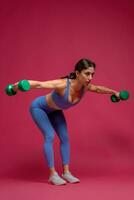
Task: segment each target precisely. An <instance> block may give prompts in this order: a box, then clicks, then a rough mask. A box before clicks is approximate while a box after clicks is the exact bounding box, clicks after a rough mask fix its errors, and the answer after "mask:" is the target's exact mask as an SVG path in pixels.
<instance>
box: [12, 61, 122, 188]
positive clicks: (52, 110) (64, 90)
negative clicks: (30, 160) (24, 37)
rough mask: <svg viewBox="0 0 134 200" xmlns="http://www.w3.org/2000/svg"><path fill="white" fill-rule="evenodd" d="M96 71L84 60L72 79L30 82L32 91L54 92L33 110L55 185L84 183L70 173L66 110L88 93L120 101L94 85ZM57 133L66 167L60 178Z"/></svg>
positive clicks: (105, 89)
mask: <svg viewBox="0 0 134 200" xmlns="http://www.w3.org/2000/svg"><path fill="white" fill-rule="evenodd" d="M95 68H96V65H95V63H94V62H92V61H90V60H88V59H81V60H79V61H78V62H77V63H76V65H75V69H74V72H72V73H70V74H69V76H66V77H63V78H61V79H57V80H50V81H44V82H40V81H33V80H29V83H30V86H31V88H49V89H53V91H52V92H51V93H49V94H47V95H46V96H41V97H38V98H36V99H35V100H34V101H33V102H32V104H31V106H30V113H31V115H32V118H33V120H34V122H35V123H36V124H37V126H38V127H39V129H40V130H41V132H42V133H43V136H44V139H45V143H44V146H43V149H44V154H45V157H46V160H47V164H48V167H49V169H50V176H49V182H51V183H52V184H55V185H63V184H66V183H67V182H70V183H77V182H80V180H79V179H78V178H76V177H75V176H73V175H72V173H71V172H70V169H69V161H70V144H69V138H68V131H67V125H66V120H65V117H64V114H63V111H62V110H63V109H67V108H69V107H72V106H74V105H76V104H77V103H79V102H80V100H81V98H82V97H83V95H84V94H85V92H86V91H92V92H97V93H104V94H106V93H107V94H114V95H116V96H117V97H119V92H117V91H115V90H112V89H109V88H106V87H102V86H96V85H93V84H91V83H90V82H91V80H92V78H93V75H94V73H95ZM17 89H18V87H17V83H16V84H14V90H15V91H17ZM54 132H56V133H57V135H58V137H59V139H60V153H61V158H62V164H63V174H62V177H60V176H59V174H58V173H57V171H56V170H55V167H54V153H53V141H54Z"/></svg>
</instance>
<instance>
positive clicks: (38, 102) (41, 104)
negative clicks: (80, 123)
mask: <svg viewBox="0 0 134 200" xmlns="http://www.w3.org/2000/svg"><path fill="white" fill-rule="evenodd" d="M30 108H41V109H43V110H45V111H46V112H47V113H48V112H52V111H55V109H53V108H50V107H49V106H48V104H47V101H46V96H40V97H37V98H36V99H34V100H33V101H32V103H31V105H30Z"/></svg>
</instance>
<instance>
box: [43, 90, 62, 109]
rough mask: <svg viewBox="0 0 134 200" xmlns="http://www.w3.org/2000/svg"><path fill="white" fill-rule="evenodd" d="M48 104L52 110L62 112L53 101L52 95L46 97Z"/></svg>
mask: <svg viewBox="0 0 134 200" xmlns="http://www.w3.org/2000/svg"><path fill="white" fill-rule="evenodd" d="M46 102H47V105H48V106H49V107H50V108H54V109H56V110H61V108H59V107H58V106H57V105H56V104H55V103H54V101H53V99H52V96H51V93H49V94H47V95H46Z"/></svg>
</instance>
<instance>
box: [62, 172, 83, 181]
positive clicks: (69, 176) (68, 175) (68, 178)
mask: <svg viewBox="0 0 134 200" xmlns="http://www.w3.org/2000/svg"><path fill="white" fill-rule="evenodd" d="M62 178H64V179H65V180H66V181H67V182H69V183H79V182H80V180H79V179H78V178H76V177H74V176H73V175H72V174H71V173H70V172H65V173H64V174H62Z"/></svg>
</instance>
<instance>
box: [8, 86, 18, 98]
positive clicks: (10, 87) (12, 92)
mask: <svg viewBox="0 0 134 200" xmlns="http://www.w3.org/2000/svg"><path fill="white" fill-rule="evenodd" d="M13 88H14V85H12V84H9V85H7V87H6V88H5V92H6V94H7V95H8V96H13V95H15V94H16V93H17V92H15V91H14V90H13Z"/></svg>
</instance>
